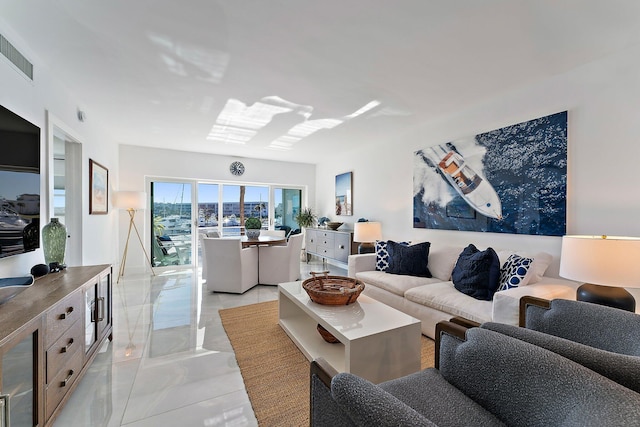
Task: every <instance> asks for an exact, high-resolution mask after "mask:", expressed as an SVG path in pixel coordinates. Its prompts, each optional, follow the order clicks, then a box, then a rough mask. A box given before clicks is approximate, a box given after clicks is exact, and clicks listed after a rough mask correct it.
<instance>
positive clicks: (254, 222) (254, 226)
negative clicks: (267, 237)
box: [244, 216, 262, 239]
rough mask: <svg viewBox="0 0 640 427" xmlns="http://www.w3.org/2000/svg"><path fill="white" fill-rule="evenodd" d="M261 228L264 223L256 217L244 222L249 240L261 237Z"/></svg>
mask: <svg viewBox="0 0 640 427" xmlns="http://www.w3.org/2000/svg"><path fill="white" fill-rule="evenodd" d="M261 228H262V222H261V221H260V220H259V219H258V218H256V217H254V216H252V217H251V218H247V219H246V220H245V221H244V230H245V232H244V234H246V235H247V237H248V238H249V239H257V238H258V237H259V236H260V229H261Z"/></svg>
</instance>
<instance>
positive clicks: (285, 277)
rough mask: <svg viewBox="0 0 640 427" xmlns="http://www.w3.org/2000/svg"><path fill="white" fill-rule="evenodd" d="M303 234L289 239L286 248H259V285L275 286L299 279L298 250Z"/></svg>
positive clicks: (300, 246) (300, 247)
mask: <svg viewBox="0 0 640 427" xmlns="http://www.w3.org/2000/svg"><path fill="white" fill-rule="evenodd" d="M303 239H304V235H303V234H294V235H293V236H291V237H289V241H288V242H287V245H286V246H284V245H283V246H261V247H260V284H262V285H277V284H278V283H285V282H293V281H295V280H298V279H299V278H300V250H301V249H302V240H303Z"/></svg>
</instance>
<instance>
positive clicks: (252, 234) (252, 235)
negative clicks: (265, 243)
mask: <svg viewBox="0 0 640 427" xmlns="http://www.w3.org/2000/svg"><path fill="white" fill-rule="evenodd" d="M244 234H246V235H247V238H248V239H252V240H255V239H257V238H258V237H260V230H256V229H249V230H245V232H244Z"/></svg>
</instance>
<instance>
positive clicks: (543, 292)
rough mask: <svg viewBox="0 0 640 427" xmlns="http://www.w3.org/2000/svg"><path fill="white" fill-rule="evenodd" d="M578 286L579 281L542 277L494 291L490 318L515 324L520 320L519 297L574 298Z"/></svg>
mask: <svg viewBox="0 0 640 427" xmlns="http://www.w3.org/2000/svg"><path fill="white" fill-rule="evenodd" d="M578 286H580V284H579V283H577V282H573V281H571V280H564V279H557V278H553V277H543V278H542V280H540V281H539V282H536V283H534V284H532V285H527V286H521V287H518V288H511V289H507V290H505V291H500V292H496V293H495V294H494V296H493V307H492V309H493V313H492V316H491V319H492V320H493V321H494V322H500V323H506V324H508V325H514V326H517V325H518V324H519V321H520V318H519V317H520V298H522V297H523V296H533V297H537V298H543V299H547V300H553V299H568V300H575V299H576V289H577V288H578Z"/></svg>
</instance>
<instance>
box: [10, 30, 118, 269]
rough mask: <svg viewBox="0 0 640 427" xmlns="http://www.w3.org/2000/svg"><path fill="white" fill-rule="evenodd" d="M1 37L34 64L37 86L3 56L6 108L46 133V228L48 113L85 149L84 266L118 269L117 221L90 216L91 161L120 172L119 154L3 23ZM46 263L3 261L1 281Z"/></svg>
mask: <svg viewBox="0 0 640 427" xmlns="http://www.w3.org/2000/svg"><path fill="white" fill-rule="evenodd" d="M0 32H1V33H2V34H3V35H4V36H5V37H6V38H7V39H8V40H9V41H10V42H11V43H12V44H13V45H14V46H15V47H16V48H17V49H18V50H20V51H21V52H22V54H23V55H25V56H26V57H27V58H28V59H29V60H30V61H31V62H32V63H33V64H34V75H35V77H34V81H30V80H28V79H26V78H25V77H23V75H22V74H20V73H19V72H18V71H17V70H16V69H15V67H14V66H13V64H11V63H10V62H9V61H8V60H7V59H6V58H5V57H4V56H2V55H0V105H3V106H4V107H6V108H8V109H9V110H11V111H13V112H15V113H17V114H18V115H21V116H22V117H24V118H26V119H27V120H29V121H31V122H32V123H34V124H36V125H37V126H39V127H40V130H41V162H40V163H41V177H42V179H41V188H40V197H41V205H40V217H41V221H40V222H41V224H40V225H41V226H44V225H45V224H46V223H47V222H48V220H49V206H48V202H47V201H48V195H49V189H48V188H47V187H48V185H47V180H46V177H47V175H48V173H49V154H48V150H47V123H46V111H47V110H48V111H50V112H51V113H52V114H53V115H54V116H56V117H57V118H58V119H59V120H61V121H62V122H63V123H64V124H65V126H66V127H68V128H69V129H72V130H73V132H74V135H76V136H77V137H78V138H79V139H80V142H82V144H83V159H82V169H83V171H82V176H83V177H86V180H84V179H83V206H82V211H83V260H82V262H83V264H85V265H90V264H103V263H112V262H113V261H114V260H115V259H116V253H117V252H116V245H115V242H114V239H113V232H112V231H113V230H114V224H115V220H116V219H117V218H116V216H115V215H113V214H109V215H89V214H88V212H89V199H88V191H89V189H88V174H89V158H93V159H94V160H96V161H98V162H100V163H101V164H103V165H104V166H106V167H107V168H109V169H113V170H116V169H117V160H118V159H117V152H116V149H115V147H116V146H115V145H114V144H113V142H112V140H111V139H110V138H109V137H108V135H107V133H106V132H105V129H103V128H101V127H100V126H99V122H98V121H97V120H92V115H91V111H90V110H87V111H86V113H87V120H86V121H85V122H84V123H80V122H79V121H78V120H77V117H76V110H77V108H78V107H79V106H80V105H82V100H81V99H80V98H79V97H78V96H76V95H75V94H73V91H72V90H69V89H68V88H65V87H63V86H61V85H60V84H59V83H57V82H56V81H55V80H54V79H53V78H52V76H51V73H50V71H49V70H48V69H47V67H46V65H45V64H43V63H42V62H40V61H39V60H38V58H37V57H36V56H35V55H34V54H33V53H32V52H30V50H29V48H28V46H26V44H25V43H23V42H22V40H21V39H20V37H19V36H18V35H16V34H14V33H13V32H12V30H11V29H10V28H9V27H8V26H7V25H6V24H5V23H4V22H2V21H1V20H0ZM43 262H44V256H43V253H42V249H39V250H37V251H34V252H31V253H27V254H21V255H17V256H12V257H9V258H3V259H0V277H10V276H21V275H25V274H29V271H30V270H31V267H32V266H33V265H35V264H38V263H43Z"/></svg>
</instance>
